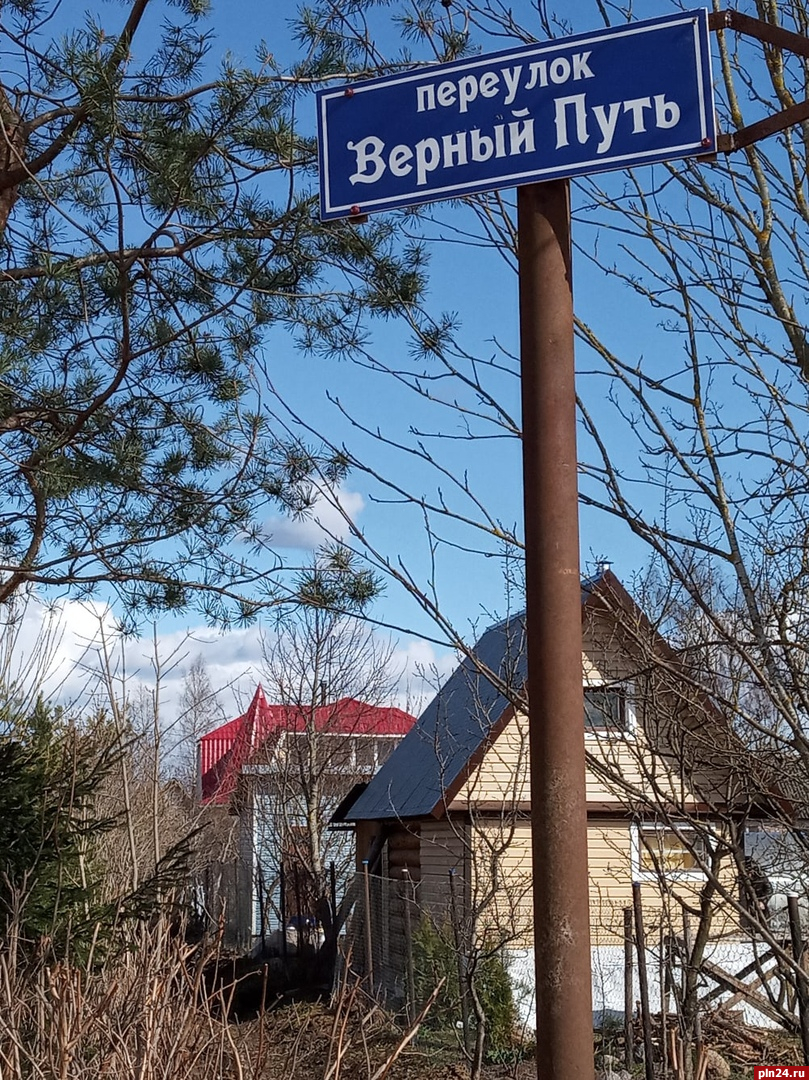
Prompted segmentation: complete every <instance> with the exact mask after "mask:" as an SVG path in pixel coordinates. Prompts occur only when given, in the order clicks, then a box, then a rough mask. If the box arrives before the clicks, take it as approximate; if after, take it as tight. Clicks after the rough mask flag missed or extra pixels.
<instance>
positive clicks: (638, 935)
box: [632, 881, 654, 1080]
mask: <svg viewBox="0 0 809 1080" xmlns="http://www.w3.org/2000/svg"><path fill="white" fill-rule="evenodd" d="M640 889H641V886H640V882H639V881H633V882H632V906H633V908H634V911H635V945H636V948H637V951H638V983H639V985H640V1015H641V1022H642V1024H643V1068H644V1072H645V1074H646V1080H654V1063H653V1061H652V1016H651V1013H650V1012H649V978H648V975H647V971H646V934H645V933H644V930H643V906H642V903H641V895H640Z"/></svg>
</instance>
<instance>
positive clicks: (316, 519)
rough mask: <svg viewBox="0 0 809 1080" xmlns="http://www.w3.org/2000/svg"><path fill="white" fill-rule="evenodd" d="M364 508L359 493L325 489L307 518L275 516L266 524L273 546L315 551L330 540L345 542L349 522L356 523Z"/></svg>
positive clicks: (343, 489) (339, 488) (343, 488)
mask: <svg viewBox="0 0 809 1080" xmlns="http://www.w3.org/2000/svg"><path fill="white" fill-rule="evenodd" d="M364 509H365V500H364V499H363V497H362V495H360V493H359V492H358V491H349V490H348V489H347V488H345V487H343V486H342V485H339V486H338V487H337V488H333V489H328V490H327V489H325V488H324V489H322V490H321V492H320V494H319V495H318V496H317V499H316V501H315V504H314V506H313V507H312V508H311V510H309V511H307V513H306V515H305V516H304V517H300V518H296V519H293V518H288V517H281V516H278V517H272V518H269V519H268V520H267V521H266V522H265V528H266V529H267V531H268V532H269V534H270V543H271V544H272V546H273V547H280V548H298V549H303V550H305V551H314V550H315V548H317V547H319V546H320V545H321V544H323V543H326V542H327V541H328V540H345V539H346V537H347V536H348V535H349V521H351V522H355V521H356V520H357V518H358V517H359V515H360V514H361V513H362V511H363V510H364ZM346 519H348V520H346Z"/></svg>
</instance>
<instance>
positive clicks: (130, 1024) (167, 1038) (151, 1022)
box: [0, 921, 261, 1080]
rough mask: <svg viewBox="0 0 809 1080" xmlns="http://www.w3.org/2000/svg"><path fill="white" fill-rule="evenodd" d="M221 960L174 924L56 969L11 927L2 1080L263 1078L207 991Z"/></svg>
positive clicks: (2, 966)
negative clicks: (97, 958)
mask: <svg viewBox="0 0 809 1080" xmlns="http://www.w3.org/2000/svg"><path fill="white" fill-rule="evenodd" d="M211 958H212V951H211V950H208V951H206V950H205V949H202V948H200V947H198V946H189V945H187V944H186V943H185V942H184V940H183V939H182V937H181V936H177V935H176V934H172V933H171V932H170V930H169V924H168V923H167V922H164V921H159V922H158V923H157V925H155V926H152V927H147V926H145V925H141V926H138V927H137V928H134V929H131V930H129V931H127V940H126V941H125V942H123V943H122V946H121V948H119V949H118V950H116V952H115V953H114V954H113V953H110V954H109V955H108V956H107V957H106V958H105V959H104V960H103V961H102V962H101V963H94V961H93V958H92V957H91V958H90V960H89V961H88V962H87V963H84V964H82V965H81V966H79V965H76V964H73V963H71V961H70V958H69V956H68V958H67V959H61V960H55V959H53V957H52V954H50V952H49V949H48V942H47V940H46V939H43V940H42V941H41V942H39V945H38V948H37V949H36V950H35V951H34V955H33V956H32V954H31V950H30V947H26V948H25V949H23V948H22V947H21V942H20V939H19V935H18V931H17V926H16V925H15V923H14V922H12V924H11V926H10V928H9V931H8V933H7V935H6V941H5V948H4V949H3V951H2V953H0V1078H2V1080H18V1078H19V1080H23V1078H25V1080H28V1078H32V1080H40V1078H41V1080H56V1078H58V1080H79V1078H84V1077H87V1078H90V1077H92V1078H93V1080H103V1078H105V1077H114V1078H115V1080H129V1078H130V1077H131V1078H138V1080H157V1078H166V1080H168V1078H169V1077H170V1078H171V1080H185V1078H188V1080H191V1078H192V1077H193V1078H194V1080H207V1078H208V1077H210V1078H211V1080H221V1078H224V1077H231V1076H232V1077H243V1076H248V1075H258V1072H259V1071H260V1068H261V1063H260V1062H250V1061H249V1060H247V1058H249V1056H250V1055H249V1054H248V1053H247V1052H246V1050H245V1048H244V1047H241V1048H237V1046H236V1044H235V1043H234V1040H233V1035H232V1032H231V1029H230V1027H229V1025H228V1023H227V1021H226V1020H225V1019H223V1017H224V1016H225V1014H226V1011H227V1010H226V1004H227V1003H226V1001H224V1000H223V995H224V991H222V990H219V991H216V992H210V993H209V992H208V991H206V989H205V984H204V980H203V970H204V967H205V964H206V963H207V962H208V961H209V960H210V959H211Z"/></svg>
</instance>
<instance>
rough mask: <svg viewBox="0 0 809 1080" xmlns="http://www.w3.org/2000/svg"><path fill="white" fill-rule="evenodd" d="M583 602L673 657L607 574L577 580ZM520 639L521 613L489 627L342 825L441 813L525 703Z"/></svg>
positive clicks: (347, 810)
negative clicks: (639, 631) (619, 618)
mask: <svg viewBox="0 0 809 1080" xmlns="http://www.w3.org/2000/svg"><path fill="white" fill-rule="evenodd" d="M581 603H582V619H584V617H585V613H586V612H587V611H588V610H589V611H593V612H596V611H605V612H617V611H622V612H623V613H624V614H625V615H626V616H627V617H628V618H629V619H631V620H632V621H633V623H634V624H635V625H638V626H643V627H644V628H645V629H647V630H649V631H650V632H651V633H652V634H653V636H654V638H655V640H656V642H657V644H658V647H659V648H661V649H663V648H665V649H666V650H668V653H670V654H671V655H674V653H673V650H671V649H669V647H668V646H667V645H665V643H664V641H663V639H662V638H661V637H660V635H659V634H657V632H656V631H654V630H653V629H652V627H651V624H650V623H649V621H648V619H647V618H646V616H645V615H644V614H643V612H642V611H641V610H640V608H639V607H638V606H637V605H636V604H635V602H634V600H633V599H632V597H631V596H630V595H629V593H628V592H627V591H626V589H625V588H624V587H623V585H622V584H621V582H620V581H619V580H618V578H617V577H616V576H615V575H614V574H613V573H612V571H611V570H609V569H604V570H603V571H602V572H600V573H599V574H597V575H595V576H594V577H592V578H588V579H586V580H585V581H583V582H582V587H581ZM525 638H526V627H525V615H524V614H523V613H521V614H519V615H516V616H514V617H512V618H511V619H507V620H505V621H503V622H501V623H498V624H497V625H496V626H493V627H491V628H490V629H489V630H487V631H486V632H485V633H484V635H483V636H482V637H481V639H480V640H479V641H478V642H477V644H476V645H475V646H474V648H473V649H472V656H471V657H470V656H467V657H466V658H465V659H464V660H463V662H462V663H461V664H460V666H459V667H458V668H456V670H455V671H454V673H453V674H452V675H451V677H450V678H449V680H448V681H447V682H446V684H445V685H444V686H443V687H442V688H441V690H440V691H439V692H438V694H437V695H436V696H435V698H433V700H432V701H431V702H430V704H429V705H428V706H427V708H426V709H425V711H424V712H423V713H422V715H421V717H420V718H419V721H418V723H417V724H416V726H415V727H414V728H413V730H412V731H411V732H410V733H409V734H408V735H407V737H406V738H405V739H404V740H403V741H402V742H401V743H400V744H399V746H398V747H397V748H396V750H395V751H394V753H393V754H392V755H391V757H390V758H388V760H387V761H386V762H385V764H384V765H383V766H382V768H381V769H380V770H379V772H378V773H377V774H376V775H375V776H374V777H373V779H372V780H371V782H370V783H369V784H368V786H367V788H366V789H365V790H364V791H363V792H362V793H361V794H360V795H359V796H358V798H357V800H356V802H355V803H354V804H353V805H352V806H347V807H345V808H344V809H343V814H342V820H345V821H365V820H372V821H374V820H385V819H408V818H419V817H425V816H441V815H443V813H444V812H445V811H446V808H447V806H449V804H450V803H451V802H452V800H453V798H454V797H455V795H456V794H457V792H458V791H459V789H460V787H461V786H462V784H463V783H464V781H465V780H466V779H467V778H468V777H469V776H470V774H471V772H472V770H473V769H474V768H475V767H476V766H477V765H478V764H479V763H480V762H481V760H482V759H483V755H484V753H485V752H486V750H487V749H488V747H489V746H490V745H491V744H492V743H493V742H494V740H495V739H496V738H497V737H498V735H499V734H500V732H501V731H502V730H503V729H504V728H505V726H506V724H507V723H508V721H509V720H510V719H511V718H512V716H513V715H514V705H513V702H514V701H515V700H516V701H518V702H520V703H521V706H522V707H523V708H525V707H526V705H527V702H525V700H524V690H525V684H526V680H527V655H526V641H525ZM504 690H506V691H507V693H504ZM507 694H508V696H507Z"/></svg>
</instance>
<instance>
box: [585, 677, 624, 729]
mask: <svg viewBox="0 0 809 1080" xmlns="http://www.w3.org/2000/svg"><path fill="white" fill-rule="evenodd" d="M584 727H585V730H586V731H627V730H628V728H629V710H628V708H627V699H626V687H623V686H585V688H584Z"/></svg>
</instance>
